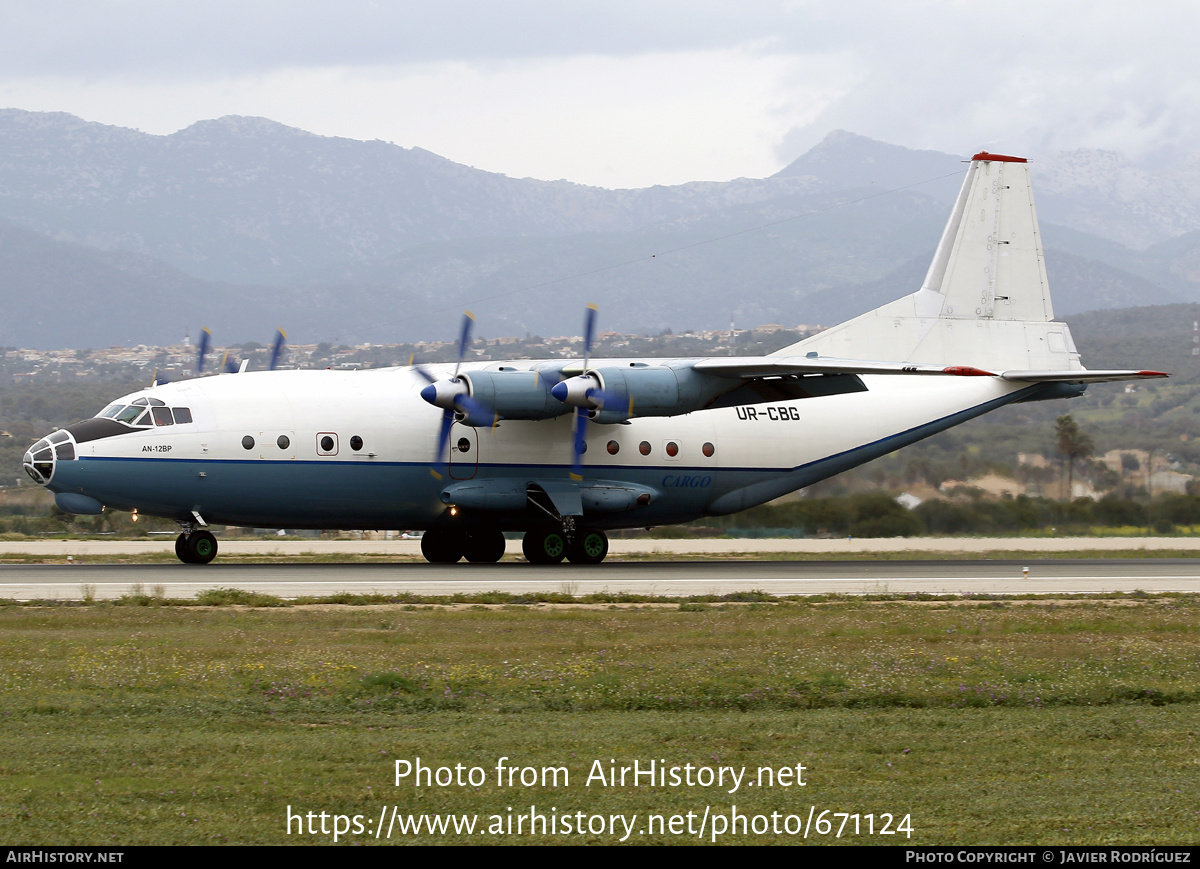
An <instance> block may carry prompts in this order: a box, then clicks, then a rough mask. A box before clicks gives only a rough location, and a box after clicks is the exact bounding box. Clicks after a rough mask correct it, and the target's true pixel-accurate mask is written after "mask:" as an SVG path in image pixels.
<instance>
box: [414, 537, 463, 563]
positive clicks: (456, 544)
mask: <svg viewBox="0 0 1200 869" xmlns="http://www.w3.org/2000/svg"><path fill="white" fill-rule="evenodd" d="M464 543H465V541H464V539H463V536H462V535H461V534H456V533H455V532H453V531H447V530H445V529H444V528H434V529H432V530H429V531H426V532H425V533H424V534H423V535H421V554H422V555H424V556H425V560H426V561H428V562H429V563H430V564H456V563H457V562H458V560H459V559H460V558H462V557H463V549H464V548H465V547H464Z"/></svg>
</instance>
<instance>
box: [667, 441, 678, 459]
mask: <svg viewBox="0 0 1200 869" xmlns="http://www.w3.org/2000/svg"><path fill="white" fill-rule="evenodd" d="M666 450H667V455H668V456H670V457H671V458H675V457H676V456H677V455H679V444H677V443H675V441H667V447H666Z"/></svg>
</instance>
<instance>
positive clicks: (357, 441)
mask: <svg viewBox="0 0 1200 869" xmlns="http://www.w3.org/2000/svg"><path fill="white" fill-rule="evenodd" d="M350 449H352V450H354V451H355V452H358V451H359V450H361V449H362V438H360V437H359V436H358V435H354V436H353V437H352V438H350Z"/></svg>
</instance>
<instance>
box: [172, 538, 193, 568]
mask: <svg viewBox="0 0 1200 869" xmlns="http://www.w3.org/2000/svg"><path fill="white" fill-rule="evenodd" d="M175 557H176V558H178V559H179V560H180V561H182V562H183V563H184V564H191V562H190V561H188V554H187V535H186V534H180V535H179V536H178V537H176V538H175Z"/></svg>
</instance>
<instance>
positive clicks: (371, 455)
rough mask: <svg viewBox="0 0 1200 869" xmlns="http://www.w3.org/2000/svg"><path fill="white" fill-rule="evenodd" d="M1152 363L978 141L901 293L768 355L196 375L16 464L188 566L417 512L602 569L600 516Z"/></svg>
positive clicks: (64, 501) (662, 512)
mask: <svg viewBox="0 0 1200 869" xmlns="http://www.w3.org/2000/svg"><path fill="white" fill-rule="evenodd" d="M592 313H593V312H589V316H588V320H587V327H586V329H585V348H586V347H590V343H591V335H592V332H593V325H592V324H593V317H592ZM465 325H466V326H469V321H467V323H466V324H465ZM468 339H469V335H468V329H467V328H464V331H463V337H462V340H461V341H460V363H461V361H462V352H463V350H465V348H466V345H467V342H468ZM1164 376H1166V375H1164V374H1162V373H1160V372H1155V371H1137V370H1119V371H1088V370H1086V369H1084V368H1083V366H1082V365H1081V364H1080V360H1079V353H1078V352H1077V351H1076V349H1075V345H1074V343H1073V342H1072V340H1071V335H1070V332H1069V331H1068V329H1067V327H1066V325H1064V324H1063V323H1059V322H1055V321H1054V315H1053V311H1052V309H1051V304H1050V291H1049V288H1048V286H1047V282H1046V270H1045V266H1044V262H1043V253H1042V244H1041V239H1040V236H1039V230H1038V222H1037V216H1036V213H1035V211H1034V206H1033V195H1032V192H1031V189H1030V182H1029V167H1028V164H1027V163H1026V161H1025V160H1023V159H1021V158H1017V157H1005V156H1000V155H996V154H988V153H987V152H982V153H980V154H976V155H975V156H974V157H973V158H972V160H971V162H970V166H969V168H968V169H967V174H966V179H965V181H964V183H963V186H962V190H961V192H960V193H959V195H958V199H957V201H956V202H955V205H954V211H953V213H952V214H951V215H950V221H949V223H947V225H946V229H945V232H944V233H943V235H942V239H941V242H940V244H939V245H938V247H937V252H936V253H935V255H934V258H933V263H932V264H931V265H930V267H929V272H928V274H927V275H926V277H925V281H924V283H923V285H922V286H921V288H920V289H919V290H917V291H916V292H915V293H913V294H912V295H908V296H905V297H904V298H902V299H899V300H898V301H895V302H892V303H890V304H887V305H884V306H883V307H881V308H878V309H876V310H874V311H870V312H869V313H866V314H863V315H862V316H860V317H857V318H855V319H853V320H849V321H848V322H845V323H842V324H841V325H839V326H835V327H833V328H831V329H828V330H826V331H824V332H821V333H819V334H817V335H815V336H813V337H810V338H807V339H806V340H803V341H801V342H799V343H797V344H793V345H792V346H790V347H785V348H784V349H782V350H780V351H778V352H776V353H774V354H772V355H769V356H761V357H740V358H739V357H729V358H709V359H603V360H599V359H588V358H587V351H586V349H585V356H584V358H583V359H581V360H575V361H571V360H562V359H558V360H547V361H530V360H519V361H512V362H491V363H468V364H459V365H453V366H451V365H440V366H428V367H422V366H410V367H401V368H390V369H377V370H365V371H329V370H321V371H263V372H242V373H237V374H229V375H223V376H219V377H205V378H196V379H192V380H185V381H182V382H177V383H168V384H157V385H154V386H152V387H150V388H148V389H145V390H143V391H141V392H138V393H135V394H133V395H128V396H125V397H124V398H121V399H119V400H117V401H115V402H113V403H112V404H111V405H109V406H108V407H106V408H105V409H104V410H103V411H102V412H101V413H100V414H99V415H97V416H96V417H94V418H92V419H88V420H84V421H82V422H78V423H75V424H73V425H70V426H68V427H66V428H65V429H60V430H58V431H55V432H54V433H52V434H50V435H48V436H47V437H46V438H44V439H42V440H40V441H38V442H37V443H36V444H34V445H33V446H32V447H31V448H30V449H29V451H28V452H27V453H26V454H25V459H24V467H25V470H26V472H27V473H28V474H29V476H30V477H32V478H33V479H34V480H35V481H36V482H38V483H40V484H42V485H44V486H46V487H48V488H49V489H50V490H51V491H53V492H54V493H55V502H56V503H57V504H58V506H59V507H60V508H61V509H63V510H65V511H67V512H69V513H83V514H87V513H99V512H100V511H101V510H102V509H103V508H104V507H105V506H107V507H109V508H113V509H117V510H136V511H137V512H139V513H142V514H149V515H155V516H164V517H169V518H171V519H175V520H177V521H178V522H179V524H180V526H181V527H182V533H181V534H180V536H179V539H178V542H177V544H176V551H177V553H178V554H179V557H180V559H181V560H182V561H184V562H188V563H207V562H209V561H211V560H212V559H213V557H214V556H215V555H216V550H217V544H216V539H215V538H214V537H213V535H212V534H211V533H210V532H209V531H208V530H207V529H206V528H205V526H206V525H210V524H222V525H250V526H258V527H263V526H266V527H286V528H323V529H387V528H411V529H424V530H425V534H424V537H423V540H422V551H423V552H424V554H425V557H426V558H427V559H428V560H430V561H433V562H455V561H458V560H459V559H460V558H463V557H465V558H466V559H467V560H468V561H475V562H489V561H496V560H498V559H499V558H500V557H501V555H502V554H503V553H504V536H503V532H506V531H510V532H511V531H519V532H524V535H525V536H524V546H523V548H524V552H525V555H526V557H527V558H528V559H529V560H530V561H531V562H535V563H554V562H558V561H561V560H562V559H563V558H564V557H566V558H569V559H570V560H571V561H573V562H582V563H596V562H599V561H601V560H603V558H604V557H605V555H606V553H607V551H608V537H607V535H606V533H605V532H606V531H608V530H610V529H616V528H635V527H644V526H654V525H664V524H669V523H674V522H686V521H689V520H692V519H697V518H700V517H704V516H719V515H724V514H728V513H734V512H736V511H738V510H745V509H746V508H748V507H752V506H754V505H756V504H761V503H763V502H764V501H769V500H771V499H772V498H778V497H779V496H781V495H783V494H786V493H788V492H792V491H795V490H797V489H800V488H803V487H804V486H808V485H810V484H812V483H815V482H816V481H818V480H822V479H824V478H826V477H829V476H831V475H833V474H837V473H839V472H841V471H844V470H846V469H847V468H852V467H854V466H856V465H860V464H862V463H864V462H868V461H870V460H871V459H874V458H877V457H878V456H882V455H884V454H885V453H889V452H891V451H893V450H896V449H899V448H900V447H903V446H906V445H907V444H911V443H913V442H915V441H918V440H920V439H922V438H925V437H928V436H930V435H932V434H935V433H936V432H940V431H943V430H945V429H948V428H950V427H951V426H955V425H958V424H959V423H962V422H965V421H967V420H969V419H972V418H974V417H977V416H979V415H981V414H984V413H987V412H988V411H990V410H994V409H996V408H998V407H1003V406H1004V405H1007V404H1012V403H1014V402H1020V401H1040V400H1043V399H1052V398H1070V397H1072V396H1076V395H1079V394H1080V393H1082V392H1083V390H1084V389H1085V388H1086V386H1087V384H1088V383H1091V382H1094V381H1107V380H1125V379H1136V378H1148V377H1164ZM431 471H432V473H431Z"/></svg>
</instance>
